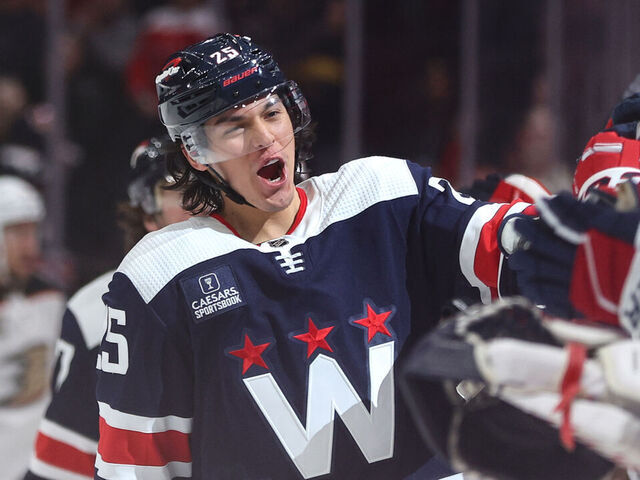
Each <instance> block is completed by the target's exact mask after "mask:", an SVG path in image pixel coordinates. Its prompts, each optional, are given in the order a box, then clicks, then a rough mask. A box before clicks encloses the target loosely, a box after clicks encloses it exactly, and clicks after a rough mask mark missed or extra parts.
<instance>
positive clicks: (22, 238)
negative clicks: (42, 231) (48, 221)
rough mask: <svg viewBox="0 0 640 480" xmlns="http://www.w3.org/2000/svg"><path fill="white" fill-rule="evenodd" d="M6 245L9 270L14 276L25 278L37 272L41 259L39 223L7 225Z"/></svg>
mask: <svg viewBox="0 0 640 480" xmlns="http://www.w3.org/2000/svg"><path fill="white" fill-rule="evenodd" d="M4 246H5V254H6V255H7V263H8V266H9V272H11V274H12V275H13V276H14V277H16V278H18V279H20V280H25V279H27V278H28V277H29V276H31V275H33V274H34V273H35V272H36V270H37V268H38V264H39V263H40V259H41V250H40V235H39V225H38V223H35V222H24V223H16V224H13V225H7V226H5V227H4Z"/></svg>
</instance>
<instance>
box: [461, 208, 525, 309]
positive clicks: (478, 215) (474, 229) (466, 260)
mask: <svg viewBox="0 0 640 480" xmlns="http://www.w3.org/2000/svg"><path fill="white" fill-rule="evenodd" d="M502 205H503V204H501V203H493V204H488V205H483V206H481V207H480V208H478V209H477V210H476V211H475V212H474V214H473V215H472V216H471V219H470V220H469V223H468V224H467V228H466V229H465V231H464V235H463V237H462V243H461V244H460V270H461V271H462V274H463V275H464V277H465V278H466V279H467V281H468V282H469V283H470V284H471V285H472V286H473V287H476V288H478V289H479V290H480V300H482V303H490V302H491V289H490V288H489V287H487V286H486V285H485V284H484V283H483V282H482V280H480V279H479V278H478V277H477V276H476V274H475V271H474V266H475V257H476V250H477V248H478V242H479V241H480V233H481V232H482V227H484V225H485V224H486V223H487V222H488V221H489V220H491V219H492V218H493V216H494V215H495V214H496V212H497V211H498V210H499V209H500V207H501V206H502ZM516 205H518V204H516ZM524 205H525V206H526V205H527V204H524Z"/></svg>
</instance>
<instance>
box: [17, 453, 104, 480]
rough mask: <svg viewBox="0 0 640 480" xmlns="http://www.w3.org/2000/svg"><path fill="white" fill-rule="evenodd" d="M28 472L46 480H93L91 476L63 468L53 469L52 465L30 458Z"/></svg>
mask: <svg viewBox="0 0 640 480" xmlns="http://www.w3.org/2000/svg"><path fill="white" fill-rule="evenodd" d="M29 471H30V472H32V473H34V474H35V475H38V476H39V477H44V478H46V479H48V480H87V479H88V478H89V479H92V478H93V475H91V476H86V475H82V474H80V473H75V472H71V471H69V470H65V469H64V468H60V467H54V466H53V465H51V464H49V463H46V462H43V461H42V460H38V459H37V458H35V457H31V462H30V463H29Z"/></svg>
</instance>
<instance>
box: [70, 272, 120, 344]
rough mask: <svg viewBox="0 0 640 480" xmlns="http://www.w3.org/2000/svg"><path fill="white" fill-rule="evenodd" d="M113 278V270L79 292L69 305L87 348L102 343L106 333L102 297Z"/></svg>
mask: <svg viewBox="0 0 640 480" xmlns="http://www.w3.org/2000/svg"><path fill="white" fill-rule="evenodd" d="M112 277H113V270H111V271H109V272H106V273H103V274H102V275H100V276H99V277H97V278H95V279H94V280H92V281H91V282H89V283H88V284H86V285H85V286H84V287H82V288H81V289H80V290H78V291H77V292H76V293H75V294H74V295H73V296H72V297H71V298H70V299H69V302H68V303H67V310H68V312H69V313H70V314H71V315H72V316H73V319H75V321H76V323H77V325H78V328H79V329H80V332H81V333H82V337H83V339H84V342H85V344H86V345H87V348H92V347H93V346H95V345H97V344H98V343H100V338H101V337H102V334H103V333H104V325H105V319H106V317H105V306H104V303H103V302H102V295H104V294H105V293H106V292H107V291H108V290H109V282H110V281H111V278H112ZM64 321H67V320H66V318H65V320H64Z"/></svg>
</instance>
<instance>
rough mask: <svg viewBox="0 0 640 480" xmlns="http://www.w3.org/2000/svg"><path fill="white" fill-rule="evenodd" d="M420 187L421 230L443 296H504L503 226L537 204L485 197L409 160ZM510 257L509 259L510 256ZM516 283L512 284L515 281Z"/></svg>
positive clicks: (429, 268)
mask: <svg viewBox="0 0 640 480" xmlns="http://www.w3.org/2000/svg"><path fill="white" fill-rule="evenodd" d="M409 169H410V171H411V174H412V175H413V178H414V180H415V181H416V184H417V187H418V193H419V206H418V218H417V222H416V227H415V228H416V229H417V231H418V233H417V236H418V238H419V239H420V247H421V248H422V249H423V252H422V253H423V256H424V258H425V262H426V269H427V274H428V276H429V277H430V278H432V279H437V280H438V281H440V282H441V283H442V284H443V286H442V287H437V288H442V289H443V291H442V292H441V293H440V296H441V297H444V298H452V297H455V296H460V297H463V298H466V299H470V300H472V301H477V300H481V301H482V302H483V303H489V302H491V300H492V299H495V298H497V297H498V296H499V290H498V286H499V285H501V284H503V282H501V275H502V272H503V271H504V266H503V260H504V258H503V254H502V253H501V251H500V248H499V246H498V230H499V228H500V225H501V223H502V221H503V220H504V219H505V218H506V217H508V216H509V215H512V214H517V213H524V214H532V213H533V207H532V206H531V205H530V204H528V203H525V202H522V201H519V200H516V201H514V202H511V203H485V202H481V201H477V200H475V199H474V198H472V197H469V196H467V195H463V194H461V193H459V192H457V191H456V190H455V189H454V188H453V187H452V186H451V185H450V184H449V182H448V181H447V180H445V179H442V178H438V177H434V176H431V175H430V170H429V169H425V168H423V167H420V166H418V165H415V164H412V163H409ZM505 263H506V262H505ZM509 287H510V289H512V288H513V287H512V286H509Z"/></svg>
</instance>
